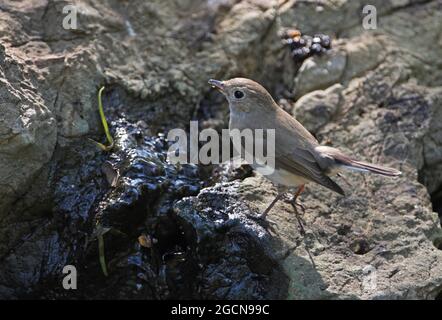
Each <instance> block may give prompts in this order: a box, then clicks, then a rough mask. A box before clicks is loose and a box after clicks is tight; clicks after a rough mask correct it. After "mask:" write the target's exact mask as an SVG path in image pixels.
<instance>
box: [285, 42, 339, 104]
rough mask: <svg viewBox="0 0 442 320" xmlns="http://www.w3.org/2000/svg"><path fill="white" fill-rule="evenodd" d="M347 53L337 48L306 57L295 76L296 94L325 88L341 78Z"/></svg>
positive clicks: (299, 94) (297, 95) (300, 94)
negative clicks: (319, 54)
mask: <svg viewBox="0 0 442 320" xmlns="http://www.w3.org/2000/svg"><path fill="white" fill-rule="evenodd" d="M346 61H347V55H346V53H345V51H338V50H337V49H334V50H331V51H328V52H327V53H325V54H323V55H321V56H314V57H310V58H308V59H306V60H305V61H304V63H303V64H302V66H301V68H300V69H299V71H298V74H297V75H296V78H295V82H294V83H295V90H294V91H295V96H296V97H301V96H303V95H304V94H306V93H308V92H311V91H313V90H318V89H325V88H327V87H329V86H331V85H333V84H335V83H337V82H339V81H340V80H341V77H342V74H343V72H344V69H345V64H346Z"/></svg>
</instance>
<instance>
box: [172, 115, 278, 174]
mask: <svg viewBox="0 0 442 320" xmlns="http://www.w3.org/2000/svg"><path fill="white" fill-rule="evenodd" d="M167 139H168V140H169V141H171V142H173V144H172V145H171V146H170V148H169V150H168V157H167V158H168V161H169V162H171V163H174V164H178V163H182V164H185V163H193V164H204V165H207V164H220V163H223V162H227V161H230V160H231V159H233V160H234V161H236V160H239V161H241V160H244V161H245V162H247V163H248V164H250V165H252V166H253V167H254V169H255V170H257V171H258V172H259V173H261V174H263V175H270V174H272V173H273V172H274V170H275V130H274V129H255V130H252V129H243V130H239V129H233V130H229V129H223V130H222V132H221V134H219V133H218V132H217V131H216V130H214V129H210V128H209V129H204V130H201V132H199V129H198V121H191V122H190V130H189V136H188V135H187V133H186V131H184V130H183V129H172V130H170V131H169V133H168V135H167ZM200 142H203V143H204V144H203V145H202V147H201V148H199V145H200ZM231 142H232V144H233V148H231V145H232V144H231Z"/></svg>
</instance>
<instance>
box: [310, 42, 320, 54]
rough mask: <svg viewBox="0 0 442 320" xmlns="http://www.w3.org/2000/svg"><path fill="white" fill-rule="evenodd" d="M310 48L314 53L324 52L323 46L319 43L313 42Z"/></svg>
mask: <svg viewBox="0 0 442 320" xmlns="http://www.w3.org/2000/svg"><path fill="white" fill-rule="evenodd" d="M310 50H311V51H312V52H313V53H321V52H322V46H321V45H320V44H319V43H314V44H312V46H311V47H310Z"/></svg>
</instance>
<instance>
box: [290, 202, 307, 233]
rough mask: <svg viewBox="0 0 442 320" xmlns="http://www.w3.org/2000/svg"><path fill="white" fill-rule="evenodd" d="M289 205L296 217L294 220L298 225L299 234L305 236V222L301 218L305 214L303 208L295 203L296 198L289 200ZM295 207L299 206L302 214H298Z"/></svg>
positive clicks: (300, 204)
mask: <svg viewBox="0 0 442 320" xmlns="http://www.w3.org/2000/svg"><path fill="white" fill-rule="evenodd" d="M289 203H290V204H291V205H292V207H293V210H294V211H295V217H296V220H297V221H298V225H299V232H300V233H301V235H303V236H304V235H305V228H304V224H305V221H304V220H303V219H302V216H304V214H305V207H304V205H303V204H302V203H299V202H298V201H297V197H293V198H292V199H290V200H289ZM297 206H299V207H300V208H301V209H302V214H299V211H298V208H297Z"/></svg>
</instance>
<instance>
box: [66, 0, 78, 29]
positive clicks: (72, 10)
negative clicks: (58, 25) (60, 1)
mask: <svg viewBox="0 0 442 320" xmlns="http://www.w3.org/2000/svg"><path fill="white" fill-rule="evenodd" d="M63 14H65V15H66V16H65V17H64V18H63V28H64V29H66V30H69V29H73V30H75V29H77V15H78V8H77V7H76V6H74V5H72V4H69V5H67V6H64V7H63Z"/></svg>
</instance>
